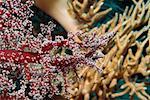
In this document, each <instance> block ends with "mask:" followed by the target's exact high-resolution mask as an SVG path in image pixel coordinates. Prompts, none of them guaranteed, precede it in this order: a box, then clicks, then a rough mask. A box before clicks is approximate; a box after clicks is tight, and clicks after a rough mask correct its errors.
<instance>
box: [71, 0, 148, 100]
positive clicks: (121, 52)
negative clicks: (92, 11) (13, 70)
mask: <svg viewBox="0 0 150 100" xmlns="http://www.w3.org/2000/svg"><path fill="white" fill-rule="evenodd" d="M134 3H135V6H134V7H133V6H132V7H131V8H130V9H129V7H126V10H125V12H124V13H123V14H122V15H121V14H120V15H118V14H116V16H115V17H114V18H113V19H112V20H110V21H109V22H108V23H106V24H104V25H102V26H101V27H100V28H99V29H97V30H95V31H96V32H97V33H99V34H103V33H105V31H109V30H111V29H112V28H114V27H115V25H116V24H117V23H123V22H125V21H127V24H126V25H125V26H122V27H120V28H119V30H118V32H117V34H116V36H115V37H114V38H113V39H112V41H110V43H109V44H108V45H107V46H106V48H105V49H104V51H103V52H105V56H104V58H100V59H99V60H98V61H97V66H99V68H102V69H103V71H102V73H101V74H99V73H97V71H96V70H94V69H92V68H89V67H88V66H87V67H85V68H84V67H83V69H80V70H79V74H78V76H79V81H78V82H75V84H74V85H72V87H70V88H69V89H68V91H69V92H70V94H71V98H72V99H79V98H80V99H81V98H82V97H84V100H88V99H89V98H90V94H91V93H93V92H94V93H96V94H97V96H98V98H99V99H102V100H103V99H106V98H107V99H111V98H116V97H119V96H123V95H125V94H126V93H129V95H130V96H133V95H134V94H136V95H137V97H138V98H140V99H141V100H149V99H150V95H149V94H148V93H147V92H146V83H145V82H140V83H139V82H137V81H136V79H134V78H132V77H133V76H134V75H135V76H136V75H137V74H141V75H142V76H143V77H145V78H146V77H149V75H150V69H149V67H150V53H149V48H150V37H149V36H150V30H149V29H150V19H149V18H150V2H149V0H148V1H147V2H146V3H144V1H143V0H140V1H135V0H134ZM137 77H138V76H137ZM122 79H123V80H124V81H125V84H123V85H122V86H121V87H120V88H121V89H124V90H123V91H122V92H119V93H115V92H114V91H116V87H117V83H118V81H119V80H122Z"/></svg>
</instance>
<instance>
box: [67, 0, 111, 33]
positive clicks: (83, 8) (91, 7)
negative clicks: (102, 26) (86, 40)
mask: <svg viewBox="0 0 150 100" xmlns="http://www.w3.org/2000/svg"><path fill="white" fill-rule="evenodd" d="M103 3H104V0H69V1H68V5H69V9H68V11H69V12H70V14H71V15H72V16H73V17H74V18H76V19H77V20H78V21H79V22H80V23H81V25H80V26H79V28H80V29H82V30H84V31H88V30H89V28H91V27H92V25H93V24H94V23H95V22H97V21H99V20H100V19H101V18H103V17H104V16H105V15H106V14H108V13H109V12H110V11H111V10H112V8H109V9H106V10H104V11H100V8H101V6H102V5H103Z"/></svg>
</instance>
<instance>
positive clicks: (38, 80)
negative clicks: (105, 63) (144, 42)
mask: <svg viewBox="0 0 150 100" xmlns="http://www.w3.org/2000/svg"><path fill="white" fill-rule="evenodd" d="M0 4H1V6H2V9H0V14H1V17H0V19H1V20H0V23H1V24H0V29H1V32H0V49H1V50H0V61H1V63H5V62H9V63H10V66H12V64H13V65H16V66H17V65H19V64H20V65H22V66H23V67H21V68H22V69H21V68H20V67H16V70H20V73H21V74H22V75H23V76H22V77H21V79H18V77H19V76H17V75H16V76H15V79H13V85H14V84H15V83H14V82H16V80H20V81H21V88H20V90H18V91H17V92H15V91H12V93H11V92H8V90H7V89H6V88H4V87H3V85H1V87H0V89H2V88H4V89H2V90H5V89H6V90H7V92H6V93H4V92H3V93H4V94H7V95H8V93H9V94H11V95H13V96H16V98H22V96H23V98H25V96H29V97H34V95H36V96H37V97H38V96H40V95H41V96H43V97H44V95H46V94H47V93H48V92H50V91H51V92H50V94H53V93H57V92H58V89H57V85H58V84H59V83H63V84H64V85H65V86H66V83H67V82H66V80H64V79H66V78H65V77H64V79H63V78H62V79H61V77H58V76H63V75H65V74H64V73H65V72H67V71H65V70H64V68H68V67H69V66H71V67H73V66H77V65H79V64H87V65H90V66H94V67H95V68H96V69H98V67H97V66H96V65H95V63H94V61H93V60H92V59H91V58H92V57H93V55H94V53H95V51H96V50H97V49H99V48H100V47H101V46H105V45H106V44H107V42H108V41H109V39H110V38H112V37H113V36H114V33H115V31H116V30H117V29H116V30H115V31H114V32H110V33H108V34H106V35H105V34H104V35H103V36H101V37H100V38H96V35H95V34H92V35H91V36H92V38H89V39H88V35H85V36H83V37H82V40H81V41H82V42H80V43H77V42H75V41H74V39H73V38H74V37H76V35H71V33H69V36H68V39H67V40H66V39H63V38H60V37H57V39H56V41H52V40H51V39H50V38H46V37H44V36H43V35H42V34H38V36H37V37H34V36H33V34H32V28H33V26H32V22H31V21H30V20H29V17H31V16H33V12H32V11H31V10H30V9H29V7H30V6H32V5H33V1H32V0H31V1H30V0H26V3H24V2H22V0H12V1H10V0H6V2H2V3H0ZM55 26H56V25H53V23H52V24H50V26H44V25H41V28H42V31H44V32H48V33H51V31H52V30H53V27H55ZM48 35H50V34H48ZM47 37H48V36H47ZM91 41H93V43H94V44H92V46H90V43H91ZM59 47H63V48H70V49H71V50H72V52H73V53H72V54H71V55H67V54H64V55H61V54H58V53H55V50H54V51H53V49H54V48H59ZM81 48H84V49H86V50H85V51H84V50H83V51H82V50H81ZM51 51H53V52H51ZM52 55H53V56H52ZM31 63H36V64H37V65H36V66H38V65H41V66H42V68H41V69H39V70H36V67H32V66H29V65H30V64H31ZM2 66H5V67H6V68H7V67H8V66H6V65H2ZM0 69H1V70H4V69H2V68H0ZM5 70H6V72H8V73H11V72H12V71H13V70H12V69H5ZM54 70H55V71H54ZM98 70H100V69H98ZM36 71H37V72H39V73H37V72H36ZM3 74H4V72H3V71H2V72H1V73H0V78H1V83H2V81H5V80H6V81H5V82H7V83H9V81H8V80H9V79H11V78H7V77H8V75H7V74H5V75H3ZM36 74H40V75H38V76H36ZM59 74H60V75H59ZM43 75H44V76H43ZM34 76H35V77H34ZM43 78H44V79H43ZM44 80H47V81H44ZM54 80H55V81H54ZM5 82H4V83H3V84H4V85H5ZM27 84H30V86H29V87H26V85H27ZM13 85H11V84H8V86H11V88H13ZM16 86H17V85H16ZM40 87H43V88H42V89H40ZM28 89H29V90H30V92H29V91H28V94H24V93H23V92H25V91H27V90H28ZM18 92H19V93H18ZM19 94H20V95H19ZM36 96H35V98H36ZM41 98H42V97H41Z"/></svg>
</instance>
